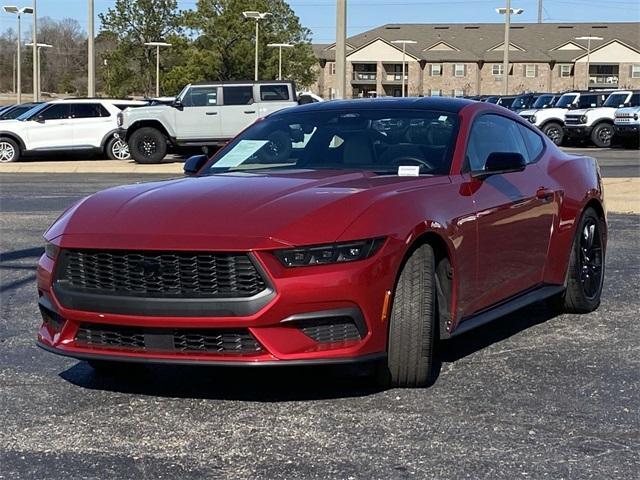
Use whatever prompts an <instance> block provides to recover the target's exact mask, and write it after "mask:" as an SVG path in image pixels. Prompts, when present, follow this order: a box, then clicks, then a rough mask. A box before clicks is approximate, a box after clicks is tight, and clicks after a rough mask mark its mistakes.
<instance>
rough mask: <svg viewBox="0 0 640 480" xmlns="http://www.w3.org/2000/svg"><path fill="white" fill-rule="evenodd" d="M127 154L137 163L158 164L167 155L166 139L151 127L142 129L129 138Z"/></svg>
mask: <svg viewBox="0 0 640 480" xmlns="http://www.w3.org/2000/svg"><path fill="white" fill-rule="evenodd" d="M128 143H129V152H130V153H131V156H132V157H133V159H134V160H135V161H136V162H138V163H147V164H148V163H160V162H161V161H162V159H163V158H164V157H165V155H166V154H167V137H165V136H164V134H163V133H162V132H161V131H160V130H158V129H156V128H153V127H142V128H139V129H138V130H136V131H135V132H133V133H132V134H131V137H129V142H128Z"/></svg>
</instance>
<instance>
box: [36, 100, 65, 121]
mask: <svg viewBox="0 0 640 480" xmlns="http://www.w3.org/2000/svg"><path fill="white" fill-rule="evenodd" d="M69 107H70V105H69V104H68V103H56V104H55V105H52V106H51V107H49V108H47V109H46V110H45V111H44V112H42V113H41V114H40V115H38V117H40V118H41V119H42V120H62V119H65V118H69V117H70V114H71V112H70V111H69V110H70V109H69Z"/></svg>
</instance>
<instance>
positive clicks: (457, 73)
mask: <svg viewBox="0 0 640 480" xmlns="http://www.w3.org/2000/svg"><path fill="white" fill-rule="evenodd" d="M464 74H465V68H464V63H456V64H455V65H454V66H453V76H454V77H464Z"/></svg>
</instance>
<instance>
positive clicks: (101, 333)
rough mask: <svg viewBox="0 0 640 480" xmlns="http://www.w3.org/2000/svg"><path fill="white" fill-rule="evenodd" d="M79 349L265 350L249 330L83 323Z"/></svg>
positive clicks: (77, 334)
mask: <svg viewBox="0 0 640 480" xmlns="http://www.w3.org/2000/svg"><path fill="white" fill-rule="evenodd" d="M75 343H76V345H78V346H80V347H90V348H98V349H99V348H107V349H111V350H126V351H138V352H165V353H208V354H225V355H227V354H236V355H248V354H257V353H260V352H261V351H262V346H261V345H260V344H259V343H258V341H257V340H256V339H255V337H254V336H253V335H252V334H251V333H250V332H249V330H247V329H197V330H196V329H186V328H182V329H170V328H142V327H125V326H120V325H101V324H90V323H84V324H82V325H80V328H79V329H78V332H77V333H76V338H75Z"/></svg>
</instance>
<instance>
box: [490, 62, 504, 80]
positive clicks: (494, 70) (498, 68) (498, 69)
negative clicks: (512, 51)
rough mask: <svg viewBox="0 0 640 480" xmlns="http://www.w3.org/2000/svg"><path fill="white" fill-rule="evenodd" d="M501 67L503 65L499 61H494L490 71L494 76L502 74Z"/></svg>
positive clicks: (502, 69)
mask: <svg viewBox="0 0 640 480" xmlns="http://www.w3.org/2000/svg"><path fill="white" fill-rule="evenodd" d="M503 67H504V65H502V64H501V63H494V64H493V65H492V66H491V73H492V74H493V75H494V76H496V77H497V76H501V75H503V74H504V68H503Z"/></svg>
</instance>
